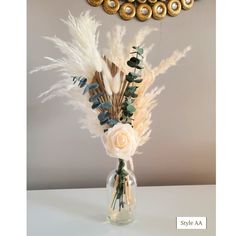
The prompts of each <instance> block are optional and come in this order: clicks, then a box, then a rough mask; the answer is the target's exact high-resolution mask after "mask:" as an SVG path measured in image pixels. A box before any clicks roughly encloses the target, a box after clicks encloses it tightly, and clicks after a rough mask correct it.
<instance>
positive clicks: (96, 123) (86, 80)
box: [33, 12, 190, 211]
mask: <svg viewBox="0 0 236 236" xmlns="http://www.w3.org/2000/svg"><path fill="white" fill-rule="evenodd" d="M63 22H64V23H65V24H66V25H67V26H68V28H69V32H70V34H71V37H72V41H71V42H65V41H62V40H61V39H59V38H57V37H52V38H51V37H50V38H49V37H47V39H48V40H51V41H52V42H53V43H54V44H55V45H56V47H57V48H58V49H59V50H60V51H61V52H62V53H63V54H64V57H63V58H61V59H53V58H50V57H46V59H48V60H49V61H50V64H49V65H46V66H42V67H39V68H36V69H35V70H34V71H33V72H35V71H39V70H44V71H46V70H50V69H57V70H59V71H60V72H61V73H62V75H63V76H64V78H63V79H62V80H60V81H58V82H57V83H56V84H55V85H53V86H52V87H51V88H50V89H49V90H48V91H46V92H44V93H42V94H41V95H40V97H42V98H43V102H44V101H46V100H48V99H51V98H53V97H56V96H66V97H67V98H68V104H71V105H73V106H74V108H75V109H79V110H81V111H83V112H84V117H83V118H81V119H80V124H81V127H82V128H86V129H88V130H89V131H90V133H91V134H92V136H93V137H100V138H101V139H102V142H103V145H104V147H105V149H106V152H107V154H108V156H110V157H114V158H118V160H119V165H118V167H117V170H116V174H115V177H114V191H113V197H112V201H111V203H110V208H111V209H115V208H116V207H118V209H119V211H121V210H122V208H124V207H125V204H127V198H132V196H131V195H132V193H131V192H130V189H129V172H128V171H127V167H126V162H129V164H130V166H131V169H132V170H133V161H132V157H133V156H134V154H135V153H137V148H138V147H140V146H142V145H143V144H144V143H146V142H147V141H148V139H149V138H150V133H151V128H150V125H151V111H152V109H153V108H154V107H155V106H156V105H157V101H156V98H157V95H158V94H160V92H161V91H162V90H163V89H164V87H161V88H157V87H153V88H152V86H153V84H154V81H155V77H157V76H159V75H160V74H163V73H165V72H166V71H167V69H168V68H170V67H171V66H173V65H175V64H176V62H177V61H179V60H180V59H181V58H183V57H185V55H186V53H187V52H188V51H189V50H190V47H187V48H186V49H184V50H183V52H179V51H175V52H174V53H173V55H172V56H170V57H169V58H168V59H165V60H162V61H161V62H160V64H159V65H158V66H157V67H154V68H153V67H152V66H151V65H150V64H149V63H148V62H147V60H146V57H147V54H148V53H149V52H150V51H151V50H152V46H150V47H145V46H144V45H143V42H144V40H145V38H146V36H148V35H149V34H150V33H151V32H153V31H156V29H152V28H149V27H143V28H142V29H141V30H139V31H138V32H137V34H136V35H135V36H134V38H133V39H132V40H131V42H130V43H129V44H128V46H126V45H125V46H124V44H123V38H124V35H125V28H124V27H121V26H116V27H114V29H113V30H112V31H111V32H108V33H107V39H108V40H107V49H105V51H104V55H105V56H102V55H101V54H100V53H99V51H98V36H99V33H98V27H99V25H100V24H99V23H98V22H97V21H96V20H95V19H94V17H92V16H91V15H90V13H89V12H85V13H82V14H81V15H80V17H79V18H75V17H73V16H72V15H71V14H69V16H68V20H67V21H64V20H63ZM125 199H126V200H125ZM131 200H132V199H131Z"/></svg>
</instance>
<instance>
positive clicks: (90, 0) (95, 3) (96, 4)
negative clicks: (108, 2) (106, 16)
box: [88, 0, 103, 7]
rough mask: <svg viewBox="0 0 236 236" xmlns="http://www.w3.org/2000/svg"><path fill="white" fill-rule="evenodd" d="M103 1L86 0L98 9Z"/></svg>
mask: <svg viewBox="0 0 236 236" xmlns="http://www.w3.org/2000/svg"><path fill="white" fill-rule="evenodd" d="M102 2H103V0H88V3H89V4H90V5H91V6H93V7H98V6H100V5H101V4H102Z"/></svg>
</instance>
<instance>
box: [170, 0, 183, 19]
mask: <svg viewBox="0 0 236 236" xmlns="http://www.w3.org/2000/svg"><path fill="white" fill-rule="evenodd" d="M167 9H168V14H169V15H170V16H177V15H179V13H180V11H181V3H180V1H179V0H170V1H169V2H168V4H167Z"/></svg>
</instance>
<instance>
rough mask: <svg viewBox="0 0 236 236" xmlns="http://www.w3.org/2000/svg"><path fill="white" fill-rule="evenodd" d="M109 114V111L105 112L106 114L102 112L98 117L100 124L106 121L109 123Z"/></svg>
mask: <svg viewBox="0 0 236 236" xmlns="http://www.w3.org/2000/svg"><path fill="white" fill-rule="evenodd" d="M109 115H110V114H109V112H108V111H104V112H101V113H100V114H99V115H98V119H99V121H100V122H104V121H107V120H108V119H109Z"/></svg>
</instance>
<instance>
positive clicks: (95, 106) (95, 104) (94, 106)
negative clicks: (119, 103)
mask: <svg viewBox="0 0 236 236" xmlns="http://www.w3.org/2000/svg"><path fill="white" fill-rule="evenodd" d="M100 105H101V103H100V102H99V101H98V100H96V101H94V102H93V104H92V109H96V108H98V107H99V106H100Z"/></svg>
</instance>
